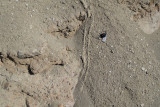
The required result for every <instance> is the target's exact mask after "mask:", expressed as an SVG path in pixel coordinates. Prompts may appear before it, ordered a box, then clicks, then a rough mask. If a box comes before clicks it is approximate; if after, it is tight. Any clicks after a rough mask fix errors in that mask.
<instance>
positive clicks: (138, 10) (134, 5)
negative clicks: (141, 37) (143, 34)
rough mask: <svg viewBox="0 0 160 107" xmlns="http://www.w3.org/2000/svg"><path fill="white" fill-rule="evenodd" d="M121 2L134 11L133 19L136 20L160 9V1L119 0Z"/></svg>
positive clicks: (151, 14)
mask: <svg viewBox="0 0 160 107" xmlns="http://www.w3.org/2000/svg"><path fill="white" fill-rule="evenodd" d="M117 1H118V3H120V4H125V5H127V7H128V8H129V9H130V10H131V11H132V12H133V14H134V15H133V19H134V20H135V21H136V20H138V19H141V18H144V17H150V16H153V15H154V14H156V13H157V12H159V11H160V1H159V0H150V1H149V2H147V1H144V0H117Z"/></svg>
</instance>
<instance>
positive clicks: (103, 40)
mask: <svg viewBox="0 0 160 107" xmlns="http://www.w3.org/2000/svg"><path fill="white" fill-rule="evenodd" d="M100 38H102V42H106V40H107V35H106V33H102V34H100Z"/></svg>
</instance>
